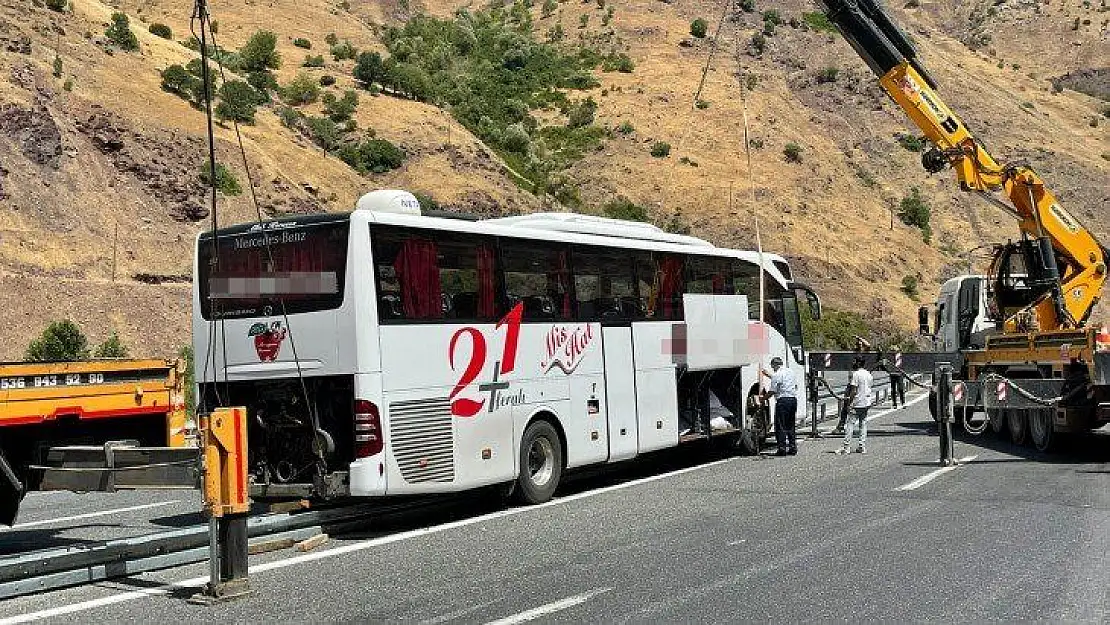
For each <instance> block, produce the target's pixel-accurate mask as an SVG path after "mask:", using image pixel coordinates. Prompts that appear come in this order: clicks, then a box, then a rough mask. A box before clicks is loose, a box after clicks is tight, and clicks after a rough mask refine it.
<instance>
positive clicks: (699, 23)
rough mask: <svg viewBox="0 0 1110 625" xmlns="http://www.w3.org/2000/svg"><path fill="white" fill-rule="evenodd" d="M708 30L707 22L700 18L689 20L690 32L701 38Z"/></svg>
mask: <svg viewBox="0 0 1110 625" xmlns="http://www.w3.org/2000/svg"><path fill="white" fill-rule="evenodd" d="M708 30H709V24H708V23H706V21H705V20H703V19H702V18H700V17H699V18H698V19H696V20H694V21H692V22H690V34H691V35H693V36H695V37H697V38H698V39H701V38H703V37H705V33H706V32H707V31H708Z"/></svg>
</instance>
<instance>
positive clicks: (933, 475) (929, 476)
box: [894, 456, 979, 490]
mask: <svg viewBox="0 0 1110 625" xmlns="http://www.w3.org/2000/svg"><path fill="white" fill-rule="evenodd" d="M978 457H979V456H967V457H964V458H960V459H959V460H957V461H956V464H953V465H950V466H947V467H941V468H939V469H937V470H935V471H932V472H929V473H926V474H925V475H922V476H921V477H919V478H917V479H916V480H914V481H912V482H910V483H909V484H902V485H901V486H899V487H898V488H895V489H894V490H916V489H918V488H921V487H922V486H924V485H926V484H928V483H929V482H932V481H933V480H935V479H937V478H938V477H940V476H942V475H944V474H945V473H948V472H949V471H955V470H956V469H958V468H960V465H962V464H967V463H968V462H971V461H972V460H975V459H976V458H978Z"/></svg>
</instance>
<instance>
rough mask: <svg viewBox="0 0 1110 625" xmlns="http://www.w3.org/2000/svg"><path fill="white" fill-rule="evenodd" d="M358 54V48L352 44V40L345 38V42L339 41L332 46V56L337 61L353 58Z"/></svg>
mask: <svg viewBox="0 0 1110 625" xmlns="http://www.w3.org/2000/svg"><path fill="white" fill-rule="evenodd" d="M357 55H358V49H357V48H355V47H354V46H353V45H351V42H350V41H347V40H344V41H343V43H337V44H335V45H334V46H332V47H331V56H332V58H333V59H335V60H336V61H345V60H347V59H353V58H355V57H356V56H357Z"/></svg>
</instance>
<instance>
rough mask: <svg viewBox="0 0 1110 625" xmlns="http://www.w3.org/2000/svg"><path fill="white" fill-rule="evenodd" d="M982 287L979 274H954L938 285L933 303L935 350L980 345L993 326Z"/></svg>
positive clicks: (979, 346)
mask: <svg viewBox="0 0 1110 625" xmlns="http://www.w3.org/2000/svg"><path fill="white" fill-rule="evenodd" d="M986 287H987V284H986V278H985V277H984V276H979V275H963V276H956V277H955V278H951V279H950V280H948V281H946V282H945V283H944V284H943V285H941V287H940V293H939V294H938V295H937V300H936V302H935V303H934V304H933V336H934V337H935V340H936V349H937V350H938V351H942V352H956V351H961V350H966V349H982V348H983V346H984V345H985V344H986V336H987V334H989V333H990V332H991V331H993V330H994V329H995V328H996V327H997V325H996V324H995V322H994V320H993V319H991V318H990V311H989V310H988V309H987V288H986Z"/></svg>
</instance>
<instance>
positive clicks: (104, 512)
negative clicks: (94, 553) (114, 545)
mask: <svg viewBox="0 0 1110 625" xmlns="http://www.w3.org/2000/svg"><path fill="white" fill-rule="evenodd" d="M175 503H181V500H179V499H174V500H171V501H159V502H157V503H144V504H142V505H139V506H128V507H126V508H113V509H111V510H100V511H99V512H89V513H87V514H75V515H73V516H62V517H58V518H55V519H42V520H41V521H28V522H27V523H17V524H15V525H13V526H11V527H0V532H9V531H11V530H19V529H24V528H27V527H37V526H39V525H50V524H51V523H65V522H66V521H78V520H81V519H93V518H96V517H99V516H109V515H112V514H119V513H120V512H134V511H135V510H148V509H150V508H159V507H161V506H169V505H172V504H175Z"/></svg>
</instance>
